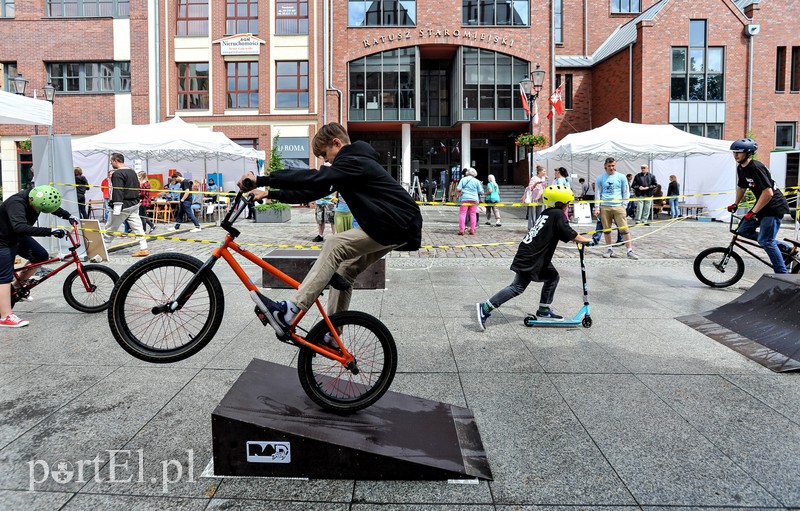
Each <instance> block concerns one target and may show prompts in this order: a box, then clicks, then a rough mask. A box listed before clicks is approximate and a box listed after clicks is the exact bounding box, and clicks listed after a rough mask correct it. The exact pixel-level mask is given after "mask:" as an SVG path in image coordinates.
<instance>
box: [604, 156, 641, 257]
mask: <svg viewBox="0 0 800 511" xmlns="http://www.w3.org/2000/svg"><path fill="white" fill-rule="evenodd" d="M605 171H606V172H605V174H602V175H600V177H598V178H597V193H598V194H599V196H598V203H597V205H598V206H599V207H596V208H595V209H594V214H595V216H599V217H600V221H601V223H602V225H603V229H604V230H606V232H604V233H603V236H604V237H605V240H606V245H608V250H606V252H605V253H604V254H603V257H612V256H613V253H614V247H612V246H611V222H612V220H613V222H614V223H615V224H617V229H618V230H619V232H620V233H621V234H622V239H623V240H624V241H625V248H627V249H628V259H639V256H637V255H636V254H634V253H633V248H632V244H631V235H630V233H629V232H628V222H627V220H626V218H625V206H626V205H627V202H628V199H629V198H630V189H629V188H628V181H627V180H626V179H625V178H624V177H622V174H618V173H617V160H615V159H614V158H611V157H608V158H606V161H605Z"/></svg>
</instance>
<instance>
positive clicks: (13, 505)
mask: <svg viewBox="0 0 800 511" xmlns="http://www.w3.org/2000/svg"><path fill="white" fill-rule="evenodd" d="M72 496H73V494H72V493H66V492H44V491H38V492H30V491H27V490H0V508H2V509H7V510H9V511H11V510H16V509H21V510H36V511H57V510H59V509H61V508H62V506H63V505H64V504H65V503H66V502H67V501H68V500H69V499H70V498H71V497H72Z"/></svg>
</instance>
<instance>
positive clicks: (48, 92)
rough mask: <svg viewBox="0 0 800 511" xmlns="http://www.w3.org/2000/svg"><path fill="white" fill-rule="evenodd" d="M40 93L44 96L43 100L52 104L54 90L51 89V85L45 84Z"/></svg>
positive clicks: (54, 95)
mask: <svg viewBox="0 0 800 511" xmlns="http://www.w3.org/2000/svg"><path fill="white" fill-rule="evenodd" d="M42 93H43V94H44V99H45V100H47V101H49V102H50V103H53V102H54V101H55V100H56V88H55V87H53V84H52V83H50V82H47V85H45V86H44V87H42Z"/></svg>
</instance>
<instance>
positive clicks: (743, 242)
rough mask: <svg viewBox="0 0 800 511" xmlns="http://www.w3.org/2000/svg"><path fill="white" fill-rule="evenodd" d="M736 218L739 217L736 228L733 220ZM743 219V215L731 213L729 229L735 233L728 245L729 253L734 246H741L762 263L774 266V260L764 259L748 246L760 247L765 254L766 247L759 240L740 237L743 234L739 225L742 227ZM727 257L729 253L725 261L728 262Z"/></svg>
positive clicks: (760, 250)
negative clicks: (740, 232)
mask: <svg viewBox="0 0 800 511" xmlns="http://www.w3.org/2000/svg"><path fill="white" fill-rule="evenodd" d="M735 218H736V219H739V224H738V225H737V226H736V228H735V229H734V227H733V220H734V219H735ZM742 219H743V217H739V216H736V215H731V220H730V226H729V227H728V230H730V232H731V233H732V234H733V237H732V238H731V242H730V245H728V254H730V253H731V252H733V247H739V248H741V249H742V250H744V251H745V252H747V253H748V254H750V256H751V257H753V258H755V259H758V260H759V261H761V262H762V263H764V264H766V265H767V266H769V267H770V268H772V261H770V260H769V259H762V258H761V256H759V255H756V254H755V253H754V252H753V251H751V250H749V249H748V248H747V247H748V246H751V247H756V248H758V249H759V252H761V253H762V254H763V252H764V249H763V248H762V247H761V245H759V244H758V243H757V242H755V241H753V240H751V239H749V238H744V237H740V236H741V235H740V234H739V227H741V225H742V222H741V220H742ZM727 259H728V255H726V256H725V261H724V262H725V263H726V264H727V262H728V261H727Z"/></svg>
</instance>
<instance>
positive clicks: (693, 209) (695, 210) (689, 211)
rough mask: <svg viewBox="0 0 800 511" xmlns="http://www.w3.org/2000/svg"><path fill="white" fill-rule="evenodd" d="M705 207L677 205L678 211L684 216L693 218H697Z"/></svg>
mask: <svg viewBox="0 0 800 511" xmlns="http://www.w3.org/2000/svg"><path fill="white" fill-rule="evenodd" d="M704 209H706V207H705V206H704V205H703V204H688V203H685V202H679V203H678V210H679V211H681V213H682V214H684V215H685V216H693V217H695V218H699V217H700V215H701V214H702V213H703V210H704Z"/></svg>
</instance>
